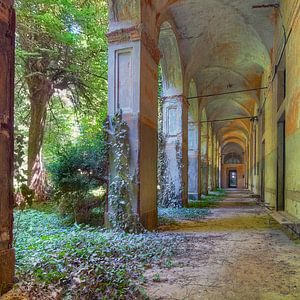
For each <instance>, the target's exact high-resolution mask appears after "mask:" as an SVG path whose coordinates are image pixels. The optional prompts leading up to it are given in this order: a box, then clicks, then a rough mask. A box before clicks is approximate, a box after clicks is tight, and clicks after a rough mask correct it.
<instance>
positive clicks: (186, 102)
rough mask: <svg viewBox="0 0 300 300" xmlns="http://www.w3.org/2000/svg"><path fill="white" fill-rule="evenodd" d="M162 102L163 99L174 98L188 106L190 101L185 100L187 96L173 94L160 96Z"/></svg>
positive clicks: (169, 99)
mask: <svg viewBox="0 0 300 300" xmlns="http://www.w3.org/2000/svg"><path fill="white" fill-rule="evenodd" d="M161 99H162V101H163V102H165V101H172V100H176V101H180V102H182V104H183V105H185V106H187V107H189V106H190V103H189V101H188V100H187V97H186V96H184V95H173V96H165V97H162V98H161Z"/></svg>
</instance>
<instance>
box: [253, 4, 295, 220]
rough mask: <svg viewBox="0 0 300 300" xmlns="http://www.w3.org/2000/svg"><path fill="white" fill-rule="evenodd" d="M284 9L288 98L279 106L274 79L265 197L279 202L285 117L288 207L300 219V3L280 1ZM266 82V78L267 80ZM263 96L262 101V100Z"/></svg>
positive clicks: (265, 137)
mask: <svg viewBox="0 0 300 300" xmlns="http://www.w3.org/2000/svg"><path fill="white" fill-rule="evenodd" d="M281 10H282V14H283V19H284V26H285V28H286V32H287V34H289V32H290V30H291V29H292V31H291V34H290V37H289V40H288V41H287V45H286V49H285V55H283V58H282V62H281V64H282V63H284V62H285V64H286V97H285V99H284V101H283V102H282V104H281V105H280V106H279V105H277V101H279V99H278V95H279V94H280V92H278V91H279V90H278V89H279V84H280V83H279V77H278V76H279V75H278V74H277V76H276V77H275V78H274V81H273V84H272V88H271V89H269V90H268V91H267V92H266V93H265V94H264V95H263V97H264V98H265V99H266V100H265V132H262V140H261V142H263V141H265V153H262V155H264V156H265V181H264V183H265V189H264V198H265V201H266V202H267V203H269V204H270V205H271V206H273V207H276V205H277V159H278V155H277V143H278V141H277V122H279V120H280V118H281V117H282V116H285V122H286V125H285V126H286V127H285V147H286V155H285V157H286V165H285V210H286V211H287V212H288V213H290V214H291V215H293V216H295V217H298V218H300V180H299V178H300V156H299V149H300V115H299V111H300V107H299V106H300V55H299V53H300V34H299V32H300V2H299V1H293V0H292V1H281ZM280 23H281V22H279V21H278V22H277V28H276V32H275V37H274V51H273V58H272V61H273V72H274V68H275V67H274V65H275V64H277V63H278V61H279V58H280V54H281V51H282V47H283V43H284V40H283V32H282V26H281V24H280ZM266 82H267V80H266ZM263 97H262V100H261V101H263ZM254 190H255V188H254Z"/></svg>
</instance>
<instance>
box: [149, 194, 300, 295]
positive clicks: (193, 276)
mask: <svg viewBox="0 0 300 300" xmlns="http://www.w3.org/2000/svg"><path fill="white" fill-rule="evenodd" d="M164 231H165V232H168V234H169V233H176V234H178V233H179V234H182V235H184V237H185V239H186V243H184V244H182V245H180V252H179V254H178V255H177V256H176V257H174V258H173V262H172V263H173V267H172V268H170V269H167V268H161V267H155V268H153V269H149V270H147V272H146V274H145V277H146V279H148V280H147V284H145V286H144V288H145V290H146V292H147V294H148V295H149V296H150V299H188V300H193V299H201V300H206V299H208V300H210V299H216V300H223V299H230V300H231V299H233V300H234V299H237V300H238V299H243V300H255V299H257V300H260V299H262V300H264V299H268V300H277V299H300V244H299V243H297V242H295V241H292V240H291V239H290V238H289V237H288V235H287V233H285V232H283V230H282V229H281V228H280V226H279V225H277V224H276V223H275V222H274V221H273V220H271V219H270V217H269V216H268V215H267V214H266V212H265V211H264V210H263V209H262V208H261V207H259V206H258V205H257V204H256V202H255V201H254V200H253V199H251V198H250V196H249V194H248V193H247V192H242V191H230V192H229V194H228V196H227V197H226V199H224V201H222V202H221V203H220V205H219V206H218V207H217V208H214V209H212V214H211V215H209V216H208V217H206V218H205V219H204V220H203V221H199V222H188V221H185V222H181V223H180V224H179V226H178V225H177V226H174V227H169V228H164Z"/></svg>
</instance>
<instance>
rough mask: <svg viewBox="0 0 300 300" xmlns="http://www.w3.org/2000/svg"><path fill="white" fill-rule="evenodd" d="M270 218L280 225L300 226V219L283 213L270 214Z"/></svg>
mask: <svg viewBox="0 0 300 300" xmlns="http://www.w3.org/2000/svg"><path fill="white" fill-rule="evenodd" d="M270 215H271V217H272V218H273V219H274V220H275V221H277V222H278V223H279V224H281V225H300V219H298V218H296V217H294V216H291V215H290V214H289V213H287V212H284V211H276V212H273V213H271V214H270Z"/></svg>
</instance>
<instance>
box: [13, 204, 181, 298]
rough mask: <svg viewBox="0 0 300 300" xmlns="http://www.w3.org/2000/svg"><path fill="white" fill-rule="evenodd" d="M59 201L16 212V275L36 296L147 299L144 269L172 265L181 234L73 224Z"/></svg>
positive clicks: (19, 284) (25, 290)
mask: <svg viewBox="0 0 300 300" xmlns="http://www.w3.org/2000/svg"><path fill="white" fill-rule="evenodd" d="M53 207H54V206H52V207H51V206H50V208H49V207H48V206H47V205H43V206H42V210H40V209H39V210H37V208H38V207H37V206H36V205H35V209H29V210H25V211H17V212H15V220H16V226H15V236H16V241H15V249H16V258H17V265H16V275H17V277H18V278H19V280H20V281H19V283H18V286H19V287H20V289H21V291H22V292H23V293H24V294H25V295H30V299H89V300H91V299H145V298H147V297H146V295H144V294H143V291H142V290H141V289H140V288H138V285H140V284H141V283H142V282H143V280H144V279H143V276H142V275H143V271H144V270H145V269H146V268H150V267H151V265H153V264H159V265H169V262H170V258H171V256H173V255H174V253H175V252H176V245H178V244H180V243H182V241H180V239H181V238H180V237H179V236H177V235H167V234H155V233H144V234H137V235H130V234H125V233H119V232H116V231H108V230H104V229H101V228H96V227H90V226H86V225H77V224H73V225H67V223H66V222H65V220H64V219H63V218H62V217H60V216H59V215H58V214H57V213H56V212H55V211H53V209H52V208H53Z"/></svg>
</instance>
